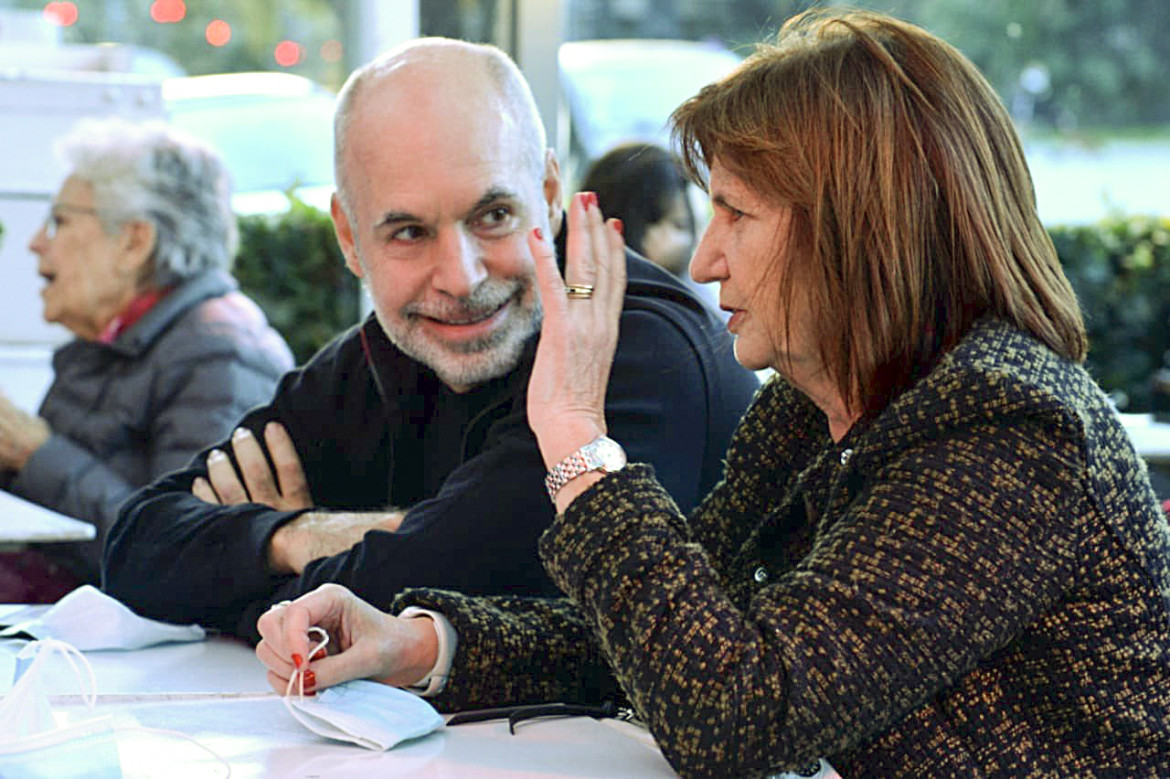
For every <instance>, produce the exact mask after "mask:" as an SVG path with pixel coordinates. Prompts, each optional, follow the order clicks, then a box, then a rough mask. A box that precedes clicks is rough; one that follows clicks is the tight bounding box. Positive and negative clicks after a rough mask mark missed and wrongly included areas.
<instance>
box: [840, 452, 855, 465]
mask: <svg viewBox="0 0 1170 779" xmlns="http://www.w3.org/2000/svg"><path fill="white" fill-rule="evenodd" d="M852 456H853V450H852V449H842V450H841V464H842V465H848V464H849V458H850V457H852Z"/></svg>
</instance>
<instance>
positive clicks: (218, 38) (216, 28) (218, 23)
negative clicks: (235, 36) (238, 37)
mask: <svg viewBox="0 0 1170 779" xmlns="http://www.w3.org/2000/svg"><path fill="white" fill-rule="evenodd" d="M203 37H204V38H206V39H207V42H208V43H210V44H211V45H212V46H226V45H227V42H228V41H230V40H231V39H232V26H231V25H230V24H228V23H227V22H225V21H224V20H223V19H213V20H211V21H210V22H208V24H207V29H206V30H204V32H203Z"/></svg>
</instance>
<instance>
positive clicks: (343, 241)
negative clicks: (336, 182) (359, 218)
mask: <svg viewBox="0 0 1170 779" xmlns="http://www.w3.org/2000/svg"><path fill="white" fill-rule="evenodd" d="M329 215H330V216H331V217H333V232H334V233H335V234H336V235H337V245H338V246H340V247H341V253H342V254H343V255H344V256H345V266H346V267H347V268H349V270H350V273H352V274H353V275H355V276H357V277H358V278H359V279H360V278H363V276H362V265H361V263H360V262H358V260H357V250H356V249H355V248H354V240H353V226H352V225H350V223H349V217H348V216H347V215H346V213H345V209H344V208H342V207H341V198H340V197H338V195H337V193H336V192H334V193H333V197H331V198H330V199H329Z"/></svg>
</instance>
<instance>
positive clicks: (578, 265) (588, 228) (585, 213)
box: [565, 192, 604, 286]
mask: <svg viewBox="0 0 1170 779" xmlns="http://www.w3.org/2000/svg"><path fill="white" fill-rule="evenodd" d="M600 214H601V212H600V210H599V209H598V208H597V195H595V194H594V193H592V192H578V193H577V194H576V195H574V196H573V200H572V202H571V203H569V234H568V236H567V238H566V240H565V248H566V249H567V253H568V256H567V257H565V283H566V284H572V285H577V284H581V285H586V286H594V285H595V283H596V275H597V263H596V261H595V258H594V256H593V252H594V247H595V246H596V245H598V244H597V236H596V234H595V231H594V226H595V225H594V224H593V223H595V222H598V221H599V220H600ZM602 245H604V244H602Z"/></svg>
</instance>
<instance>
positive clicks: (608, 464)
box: [544, 436, 626, 501]
mask: <svg viewBox="0 0 1170 779" xmlns="http://www.w3.org/2000/svg"><path fill="white" fill-rule="evenodd" d="M625 467H626V451H625V450H624V449H622V447H621V444H619V443H618V442H617V441H615V440H613V439H612V438H608V437H606V436H601V437H599V438H595V439H593V440H592V441H590V442H589V443H587V444H585V445H584V446H582V447H581V448H580V449H578V450H577V451H575V452H573V453H572V454H571V455H569V456H568V457H566V458H565V459H563V460H561V461H560V462H559V463H557V464H556V465H554V466H553V467H552V470H550V471H549V472H548V475H547V476H545V477H544V486H545V489H547V490H548V497H549V499H550V500H553V501H555V500H556V499H557V492H559V491H560V489H561V487H564V486H565V485H566V484H567V483H568V482H569V480H570V479H574V478H576V477H578V476H580V475H581V474H583V473H587V472H589V471H605V472H606V473H613V472H614V471H620V470H621V469H622V468H625Z"/></svg>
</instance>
